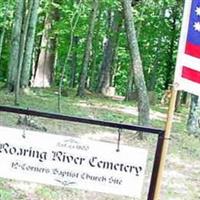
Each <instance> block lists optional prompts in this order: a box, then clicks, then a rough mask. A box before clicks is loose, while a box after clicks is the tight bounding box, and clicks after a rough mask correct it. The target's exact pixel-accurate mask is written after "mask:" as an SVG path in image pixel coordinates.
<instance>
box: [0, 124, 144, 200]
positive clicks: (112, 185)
mask: <svg viewBox="0 0 200 200" xmlns="http://www.w3.org/2000/svg"><path fill="white" fill-rule="evenodd" d="M116 147H117V145H116V144H110V143H103V142H94V141H90V140H84V139H80V138H73V137H66V136H59V135H53V134H46V133H41V132H33V131H26V136H25V137H24V134H23V130H18V129H14V128H5V127H0V160H1V167H0V176H1V177H3V178H8V179H16V180H24V181H30V182H37V183H42V184H50V185H54V186H63V187H71V188H79V189H84V190H91V191H98V192H105V193H113V194H118V195H125V196H131V197H138V198H139V197H140V195H141V191H142V185H143V179H144V174H145V166H146V160H147V151H146V150H143V149H139V148H131V147H128V146H125V145H121V146H120V151H119V152H116Z"/></svg>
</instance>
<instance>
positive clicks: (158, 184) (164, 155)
mask: <svg viewBox="0 0 200 200" xmlns="http://www.w3.org/2000/svg"><path fill="white" fill-rule="evenodd" d="M176 98H177V90H176V88H175V86H172V89H171V98H170V104H169V108H168V113H167V121H166V124H165V133H164V138H163V146H162V151H161V156H160V163H159V166H158V175H157V177H156V178H157V180H156V181H155V182H156V185H155V191H154V196H153V200H159V199H160V191H161V183H162V178H163V172H164V166H165V162H166V158H167V151H168V147H169V140H170V135H171V128H172V122H173V116H174V110H175V105H176Z"/></svg>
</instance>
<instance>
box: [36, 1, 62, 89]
mask: <svg viewBox="0 0 200 200" xmlns="http://www.w3.org/2000/svg"><path fill="white" fill-rule="evenodd" d="M52 3H57V0H54V1H53V0H52ZM52 5H54V4H52ZM58 20H59V14H58V9H57V7H53V8H52V7H51V8H50V11H49V12H48V13H46V18H45V22H44V32H43V35H42V40H41V47H40V48H41V49H40V53H39V57H38V61H37V62H36V65H37V66H35V68H36V72H35V76H34V81H33V86H34V87H50V85H51V83H52V81H53V71H54V64H55V58H56V46H57V38H56V34H54V35H53V33H52V29H53V22H54V21H58Z"/></svg>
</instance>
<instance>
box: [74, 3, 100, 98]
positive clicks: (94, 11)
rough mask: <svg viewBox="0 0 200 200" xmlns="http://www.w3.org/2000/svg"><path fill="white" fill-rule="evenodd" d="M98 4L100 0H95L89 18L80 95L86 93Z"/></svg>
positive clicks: (79, 89) (79, 88) (78, 93)
mask: <svg viewBox="0 0 200 200" xmlns="http://www.w3.org/2000/svg"><path fill="white" fill-rule="evenodd" d="M98 6H99V0H93V4H92V12H91V16H90V18H89V19H90V24H89V29H88V35H87V40H86V47H85V52H84V57H83V63H82V71H81V76H80V83H79V87H78V92H77V95H78V96H80V97H81V96H84V95H85V86H86V81H87V73H88V66H89V61H90V52H91V48H92V39H93V34H94V26H95V21H96V17H97V13H98Z"/></svg>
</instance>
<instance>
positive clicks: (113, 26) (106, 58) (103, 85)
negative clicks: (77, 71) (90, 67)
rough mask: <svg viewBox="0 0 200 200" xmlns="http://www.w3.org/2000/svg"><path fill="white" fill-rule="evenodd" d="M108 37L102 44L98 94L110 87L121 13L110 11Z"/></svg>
mask: <svg viewBox="0 0 200 200" xmlns="http://www.w3.org/2000/svg"><path fill="white" fill-rule="evenodd" d="M108 24H109V28H108V36H107V38H106V40H105V42H104V43H105V44H104V53H103V61H102V64H101V71H100V74H99V76H100V78H99V84H98V89H97V91H98V92H101V93H102V94H106V91H107V89H108V87H110V86H111V83H110V81H111V67H112V65H113V61H114V59H115V54H116V49H117V44H118V38H119V33H120V28H121V25H122V16H121V11H115V12H113V11H111V12H110V17H109V20H108Z"/></svg>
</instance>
